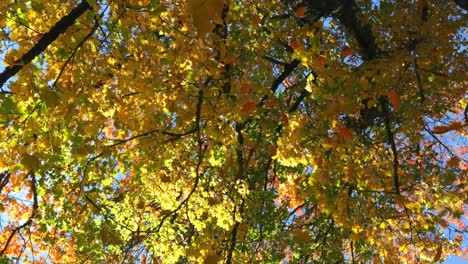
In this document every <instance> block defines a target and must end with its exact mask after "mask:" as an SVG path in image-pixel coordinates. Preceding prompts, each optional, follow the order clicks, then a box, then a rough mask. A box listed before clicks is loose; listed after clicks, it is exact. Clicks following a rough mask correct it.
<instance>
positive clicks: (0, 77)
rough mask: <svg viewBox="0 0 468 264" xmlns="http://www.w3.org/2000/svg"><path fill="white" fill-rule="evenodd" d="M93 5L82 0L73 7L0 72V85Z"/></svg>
mask: <svg viewBox="0 0 468 264" xmlns="http://www.w3.org/2000/svg"><path fill="white" fill-rule="evenodd" d="M91 9H92V8H91V6H90V5H89V3H88V2H87V1H86V0H83V1H81V3H79V4H78V5H77V6H76V7H75V8H73V9H72V10H71V11H70V13H68V15H66V16H64V17H62V19H60V21H58V22H57V23H56V24H55V25H54V26H53V27H52V28H51V29H50V30H49V32H47V33H45V34H44V35H43V36H42V38H41V39H40V40H39V41H38V42H37V43H36V45H34V47H32V48H31V49H30V50H29V51H28V52H26V53H25V54H24V55H23V56H22V57H21V58H19V59H18V60H16V61H15V62H14V64H13V65H10V66H8V67H6V69H5V70H4V71H3V72H2V73H1V74H0V87H3V85H4V84H5V83H6V82H7V81H8V79H10V78H11V77H12V76H14V75H15V74H17V73H18V72H19V71H20V70H21V69H22V68H23V67H24V66H25V65H27V64H29V63H30V62H31V61H32V60H34V58H36V57H37V56H38V55H39V54H41V53H42V52H43V51H44V50H45V49H47V47H48V46H49V45H50V44H51V43H52V42H54V41H55V40H56V39H57V38H58V37H59V36H60V34H62V33H64V32H65V31H66V30H67V29H68V28H69V27H70V26H71V25H73V23H74V22H75V21H76V19H77V18H78V17H80V16H81V15H82V14H83V13H84V12H86V11H87V10H91Z"/></svg>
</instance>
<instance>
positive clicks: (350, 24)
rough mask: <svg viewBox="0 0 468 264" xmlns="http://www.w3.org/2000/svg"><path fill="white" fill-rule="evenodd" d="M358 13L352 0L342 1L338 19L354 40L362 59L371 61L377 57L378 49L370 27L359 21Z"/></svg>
mask: <svg viewBox="0 0 468 264" xmlns="http://www.w3.org/2000/svg"><path fill="white" fill-rule="evenodd" d="M359 13H360V10H359V7H358V6H357V5H356V2H355V1H354V0H343V1H342V6H341V11H340V13H339V15H338V19H339V20H340V21H341V23H343V25H344V26H345V27H346V28H347V29H348V30H349V31H351V33H352V34H353V35H354V37H355V38H356V40H357V43H358V45H359V47H360V53H361V55H362V59H363V60H372V59H375V58H377V57H378V54H379V48H378V47H377V45H376V44H375V37H374V35H373V34H372V30H371V27H370V25H369V24H366V23H364V22H363V21H362V20H361V19H359Z"/></svg>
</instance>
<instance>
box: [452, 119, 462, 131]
mask: <svg viewBox="0 0 468 264" xmlns="http://www.w3.org/2000/svg"><path fill="white" fill-rule="evenodd" d="M449 127H450V129H452V130H458V129H460V128H462V127H463V125H462V123H460V122H457V121H454V122H452V123H451V124H450V126H449Z"/></svg>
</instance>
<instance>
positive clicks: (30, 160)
mask: <svg viewBox="0 0 468 264" xmlns="http://www.w3.org/2000/svg"><path fill="white" fill-rule="evenodd" d="M21 164H23V166H24V167H25V168H26V169H29V170H37V169H38V168H39V166H40V165H41V161H40V160H39V159H38V158H37V157H36V156H35V155H29V154H25V155H24V157H23V158H22V159H21Z"/></svg>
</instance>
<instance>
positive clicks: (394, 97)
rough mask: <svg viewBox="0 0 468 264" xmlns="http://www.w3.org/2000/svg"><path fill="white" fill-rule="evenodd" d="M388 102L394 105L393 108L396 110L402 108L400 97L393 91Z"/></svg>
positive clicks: (389, 94) (389, 93)
mask: <svg viewBox="0 0 468 264" xmlns="http://www.w3.org/2000/svg"><path fill="white" fill-rule="evenodd" d="M388 100H389V101H390V103H391V104H392V105H393V108H394V109H395V110H398V109H399V108H400V96H399V95H398V93H397V92H396V91H395V90H391V91H390V92H388Z"/></svg>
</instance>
